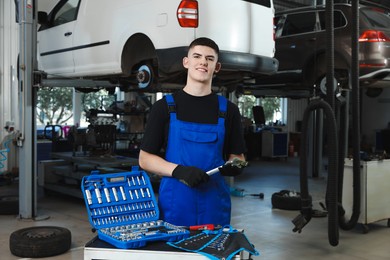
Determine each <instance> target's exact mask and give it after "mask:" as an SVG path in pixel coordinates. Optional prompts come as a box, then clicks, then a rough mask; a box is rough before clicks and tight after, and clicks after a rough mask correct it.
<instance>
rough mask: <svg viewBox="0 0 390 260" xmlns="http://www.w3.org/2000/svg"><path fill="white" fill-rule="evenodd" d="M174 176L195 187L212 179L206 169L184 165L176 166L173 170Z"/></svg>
mask: <svg viewBox="0 0 390 260" xmlns="http://www.w3.org/2000/svg"><path fill="white" fill-rule="evenodd" d="M172 177H174V178H176V179H178V180H180V181H181V182H182V183H184V184H185V185H187V186H190V187H195V186H197V185H199V184H200V183H202V182H207V181H208V180H209V179H210V176H209V175H208V174H207V173H206V172H205V171H203V170H201V169H199V168H197V167H193V166H183V165H178V166H176V168H175V169H174V170H173V172H172Z"/></svg>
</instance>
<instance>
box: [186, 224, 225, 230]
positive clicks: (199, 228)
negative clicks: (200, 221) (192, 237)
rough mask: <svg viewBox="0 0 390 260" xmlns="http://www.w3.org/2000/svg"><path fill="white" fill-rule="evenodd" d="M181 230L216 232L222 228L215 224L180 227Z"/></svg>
mask: <svg viewBox="0 0 390 260" xmlns="http://www.w3.org/2000/svg"><path fill="white" fill-rule="evenodd" d="M180 228H184V229H187V230H191V231H196V230H216V229H220V228H222V227H221V226H220V225H217V226H215V225H214V224H204V225H196V226H180Z"/></svg>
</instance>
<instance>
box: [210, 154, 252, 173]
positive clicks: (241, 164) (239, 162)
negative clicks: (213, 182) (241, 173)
mask: <svg viewBox="0 0 390 260" xmlns="http://www.w3.org/2000/svg"><path fill="white" fill-rule="evenodd" d="M229 165H231V166H234V167H237V168H240V169H241V168H243V167H246V166H247V165H248V162H247V161H243V160H241V159H239V158H237V157H235V158H233V160H230V161H227V162H226V163H225V164H223V165H221V166H219V167H216V168H214V169H212V170H210V171H208V172H206V173H207V174H208V175H213V174H215V173H217V172H219V168H221V167H227V166H229Z"/></svg>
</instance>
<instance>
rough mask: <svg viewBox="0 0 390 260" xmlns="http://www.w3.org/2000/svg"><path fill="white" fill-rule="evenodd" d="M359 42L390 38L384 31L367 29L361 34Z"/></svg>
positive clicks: (389, 39)
mask: <svg viewBox="0 0 390 260" xmlns="http://www.w3.org/2000/svg"><path fill="white" fill-rule="evenodd" d="M359 42H390V38H389V37H387V35H386V34H385V33H384V32H381V31H375V30H367V31H364V32H363V33H362V34H361V35H360V37H359Z"/></svg>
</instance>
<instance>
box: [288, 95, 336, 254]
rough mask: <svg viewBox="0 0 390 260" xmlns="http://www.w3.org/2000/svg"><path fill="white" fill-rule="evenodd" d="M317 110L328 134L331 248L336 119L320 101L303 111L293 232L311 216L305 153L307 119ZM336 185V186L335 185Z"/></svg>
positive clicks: (334, 235) (334, 201) (334, 236)
mask: <svg viewBox="0 0 390 260" xmlns="http://www.w3.org/2000/svg"><path fill="white" fill-rule="evenodd" d="M317 109H322V110H323V111H324V112H325V115H326V125H327V133H328V145H329V151H331V152H329V158H328V160H329V167H328V184H327V187H328V198H327V205H328V206H327V207H328V236H329V243H330V244H331V245H332V246H336V245H338V238H339V233H338V204H337V198H338V196H337V193H338V188H337V170H338V169H337V166H338V163H337V161H338V145H337V140H338V138H337V136H338V134H337V124H336V118H335V116H334V113H333V110H332V108H331V106H330V105H329V104H328V103H327V102H325V101H324V100H322V99H314V100H312V101H311V102H310V104H309V105H308V106H307V108H306V109H305V112H304V114H303V120H302V134H301V136H302V140H301V148H300V149H301V150H300V154H301V155H302V157H301V160H300V186H301V199H302V208H301V214H300V215H299V216H297V217H296V218H295V219H293V221H292V222H293V223H294V225H295V228H294V229H293V231H294V232H296V231H298V232H299V233H300V232H301V231H302V228H303V227H304V226H305V225H306V224H307V223H309V221H310V219H311V216H312V205H311V200H310V198H309V188H308V181H307V179H308V175H307V156H306V151H307V147H308V145H309V142H308V138H307V137H308V136H309V134H308V129H309V119H310V116H311V112H312V111H315V110H317ZM335 184H336V185H335Z"/></svg>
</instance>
